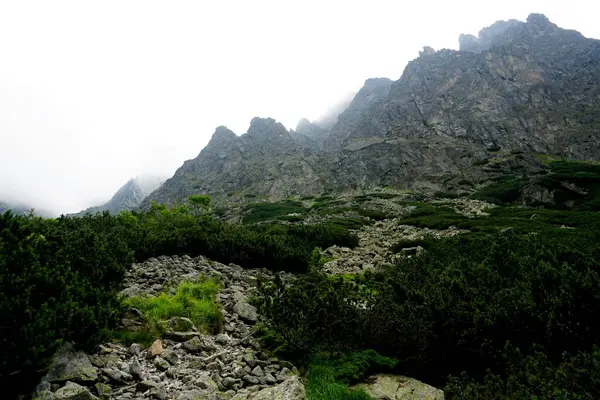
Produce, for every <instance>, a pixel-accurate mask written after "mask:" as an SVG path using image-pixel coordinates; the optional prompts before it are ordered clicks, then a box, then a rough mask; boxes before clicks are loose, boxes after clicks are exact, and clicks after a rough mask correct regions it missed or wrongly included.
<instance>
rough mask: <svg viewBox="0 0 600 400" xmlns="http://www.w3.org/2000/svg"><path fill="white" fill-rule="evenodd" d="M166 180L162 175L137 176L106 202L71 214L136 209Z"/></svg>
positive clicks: (81, 214) (78, 214) (116, 212)
mask: <svg viewBox="0 0 600 400" xmlns="http://www.w3.org/2000/svg"><path fill="white" fill-rule="evenodd" d="M164 181H165V180H164V178H162V177H156V176H144V175H141V176H137V177H135V178H132V179H130V180H129V181H128V182H127V183H126V184H125V185H123V186H121V188H120V189H119V190H118V191H117V192H116V193H115V194H114V195H113V197H112V198H111V199H110V200H109V201H107V202H106V203H104V204H102V205H100V206H95V207H90V208H88V209H85V210H83V211H81V212H79V213H77V214H71V215H70V216H83V215H85V214H95V213H97V212H102V211H108V212H110V213H111V214H118V213H119V212H121V211H125V210H134V209H136V208H138V207H139V205H140V204H141V203H142V201H143V200H144V199H145V198H146V197H147V196H148V195H149V194H150V193H152V191H154V190H156V189H157V188H158V187H159V186H160V185H161V184H162V183H163V182H164Z"/></svg>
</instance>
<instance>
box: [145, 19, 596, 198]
mask: <svg viewBox="0 0 600 400" xmlns="http://www.w3.org/2000/svg"><path fill="white" fill-rule="evenodd" d="M459 42H460V50H458V51H454V50H441V51H435V50H433V49H432V48H430V47H426V48H424V50H423V51H422V52H421V53H420V55H419V57H418V58H417V59H415V60H413V61H411V62H410V63H409V64H408V65H407V66H406V68H405V70H404V73H403V74H402V77H401V78H400V79H399V80H398V81H396V82H393V81H391V80H389V79H384V78H377V79H368V80H367V81H366V82H365V85H364V86H363V88H362V89H361V90H360V91H359V92H358V93H357V94H356V95H355V97H354V99H353V100H352V102H351V103H350V104H349V105H348V106H347V108H346V109H345V111H344V112H342V113H341V114H339V116H338V117H337V119H336V120H335V121H336V122H335V123H334V124H333V125H328V126H323V125H321V126H319V125H316V124H313V123H310V122H308V121H301V123H300V124H299V126H298V127H297V129H296V131H292V132H290V133H288V132H287V131H286V130H285V129H284V128H283V126H281V125H280V124H277V123H276V122H275V121H273V120H271V119H255V120H253V121H252V124H251V126H250V129H249V130H248V133H246V134H245V135H242V136H241V137H237V136H236V135H235V134H233V132H231V131H228V130H226V128H218V129H217V131H216V132H215V135H214V136H213V139H212V140H211V143H210V144H209V145H208V146H207V147H206V148H205V149H204V150H203V151H202V152H201V153H200V155H199V156H198V157H197V158H196V159H194V160H190V161H186V163H184V165H183V166H182V167H181V168H180V169H179V170H178V171H177V173H176V174H175V176H174V177H173V178H172V179H170V180H169V181H167V183H166V184H165V185H164V186H163V188H161V190H159V191H157V192H156V193H154V194H153V195H152V196H151V198H153V199H155V200H158V201H166V202H168V201H172V200H181V199H183V198H185V196H187V195H188V194H191V193H209V194H211V195H213V196H217V197H218V198H225V197H226V195H227V193H233V192H240V191H241V192H244V193H248V194H253V195H263V196H266V197H269V198H273V199H277V198H279V199H280V198H285V197H287V196H289V195H304V194H314V193H317V192H320V191H322V190H323V189H339V190H352V189H355V188H360V187H365V186H377V185H396V186H404V187H429V188H432V189H441V188H445V189H447V188H449V187H452V186H453V185H455V184H456V183H457V182H460V181H463V180H465V179H466V180H469V181H471V182H474V183H475V184H477V183H483V182H486V181H487V180H489V178H491V177H493V176H494V175H496V174H498V173H506V172H507V171H508V172H510V171H520V172H523V171H525V172H527V171H534V170H536V169H537V168H538V166H537V165H536V162H535V159H534V158H533V156H532V155H533V154H534V153H548V154H554V155H560V156H563V157H566V158H573V159H587V160H592V159H597V158H598V157H599V156H600V146H599V145H600V137H599V135H598V133H599V127H600V85H599V83H600V82H599V80H600V41H598V40H593V39H587V38H585V37H584V36H583V35H581V34H580V33H578V32H576V31H570V30H565V29H561V28H559V27H557V26H556V25H555V24H553V23H551V22H550V21H549V20H548V19H547V18H546V17H545V16H543V15H540V14H532V15H530V16H529V17H528V19H527V21H526V22H521V21H515V20H510V21H501V22H497V23H495V24H494V25H492V26H490V27H488V28H484V29H482V30H481V31H480V33H479V35H478V37H475V36H473V35H462V36H461V37H460V39H459ZM517 153H523V154H521V155H519V157H516V156H515V155H516V154H517ZM490 157H492V158H494V157H495V159H496V160H497V162H496V163H494V164H493V166H490V165H489V164H488V165H486V166H485V167H482V166H481V165H482V164H484V163H482V162H481V161H482V160H483V159H488V158H490Z"/></svg>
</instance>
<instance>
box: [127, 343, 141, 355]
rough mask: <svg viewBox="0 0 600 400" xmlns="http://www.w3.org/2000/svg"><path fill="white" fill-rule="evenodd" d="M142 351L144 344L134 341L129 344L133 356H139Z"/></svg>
mask: <svg viewBox="0 0 600 400" xmlns="http://www.w3.org/2000/svg"><path fill="white" fill-rule="evenodd" d="M141 352H142V346H140V345H139V344H137V343H133V344H132V345H131V346H129V353H131V355H132V356H139V355H140V353H141Z"/></svg>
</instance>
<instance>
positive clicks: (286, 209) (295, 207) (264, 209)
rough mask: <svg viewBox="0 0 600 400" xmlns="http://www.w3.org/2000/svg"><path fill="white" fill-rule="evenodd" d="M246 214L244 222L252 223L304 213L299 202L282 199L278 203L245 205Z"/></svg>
mask: <svg viewBox="0 0 600 400" xmlns="http://www.w3.org/2000/svg"><path fill="white" fill-rule="evenodd" d="M246 210H247V211H246V215H244V223H245V224H252V223H255V222H259V221H265V220H269V219H276V218H277V217H280V216H283V215H287V214H296V213H304V212H305V209H304V207H303V206H302V203H301V202H297V201H284V202H279V203H254V204H250V205H248V206H247V207H246Z"/></svg>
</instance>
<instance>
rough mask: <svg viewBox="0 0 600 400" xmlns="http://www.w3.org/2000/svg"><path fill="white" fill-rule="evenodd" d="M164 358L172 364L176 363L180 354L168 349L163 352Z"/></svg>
mask: <svg viewBox="0 0 600 400" xmlns="http://www.w3.org/2000/svg"><path fill="white" fill-rule="evenodd" d="M163 358H164V359H165V360H167V361H168V362H169V363H170V364H171V365H176V364H177V361H179V356H178V355H177V353H175V352H174V351H172V350H167V351H165V352H164V353H163Z"/></svg>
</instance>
